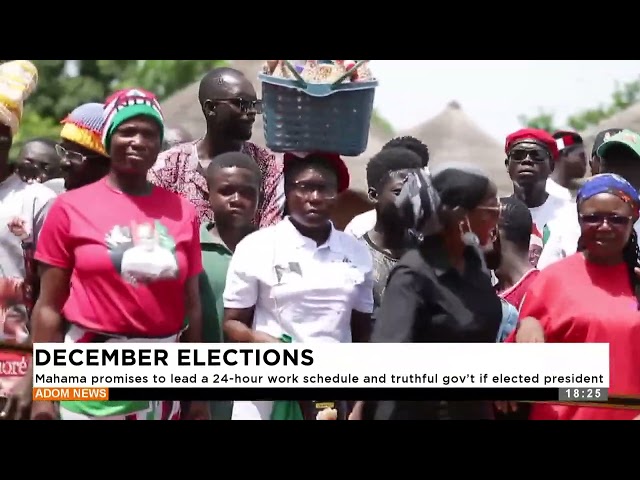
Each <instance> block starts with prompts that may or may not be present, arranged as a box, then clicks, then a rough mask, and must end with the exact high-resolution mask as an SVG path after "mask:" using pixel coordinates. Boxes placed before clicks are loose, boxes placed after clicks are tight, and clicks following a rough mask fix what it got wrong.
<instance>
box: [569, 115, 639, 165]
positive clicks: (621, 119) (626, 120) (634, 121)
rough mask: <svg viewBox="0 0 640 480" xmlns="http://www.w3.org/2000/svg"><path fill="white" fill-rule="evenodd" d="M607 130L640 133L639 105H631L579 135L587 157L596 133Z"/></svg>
mask: <svg viewBox="0 0 640 480" xmlns="http://www.w3.org/2000/svg"><path fill="white" fill-rule="evenodd" d="M609 128H628V129H629V130H633V131H634V132H640V103H636V104H634V105H631V106H630V107H628V108H626V109H624V110H623V111H621V112H618V113H616V114H615V115H613V116H612V117H609V118H607V119H605V120H602V121H601V122H600V123H598V125H596V126H595V127H590V128H588V129H587V130H586V131H584V132H583V133H581V135H582V138H583V139H584V143H585V147H586V148H587V152H589V155H590V152H591V147H593V142H594V141H595V139H596V135H597V134H598V132H601V131H602V130H607V129H609Z"/></svg>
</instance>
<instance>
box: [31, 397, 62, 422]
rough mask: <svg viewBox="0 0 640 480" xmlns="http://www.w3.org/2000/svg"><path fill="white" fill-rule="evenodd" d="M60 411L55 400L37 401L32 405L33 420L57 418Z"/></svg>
mask: <svg viewBox="0 0 640 480" xmlns="http://www.w3.org/2000/svg"><path fill="white" fill-rule="evenodd" d="M57 419H58V411H57V409H56V405H55V403H53V402H45V401H37V402H33V405H32V406H31V420H57Z"/></svg>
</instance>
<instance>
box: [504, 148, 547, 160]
mask: <svg viewBox="0 0 640 480" xmlns="http://www.w3.org/2000/svg"><path fill="white" fill-rule="evenodd" d="M527 157H528V158H530V159H531V161H532V162H535V163H543V162H546V161H547V160H549V154H548V153H547V152H544V151H542V150H525V149H522V148H518V149H515V150H511V151H510V152H509V160H513V161H514V162H523V161H525V160H526V159H527Z"/></svg>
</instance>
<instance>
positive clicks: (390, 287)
mask: <svg viewBox="0 0 640 480" xmlns="http://www.w3.org/2000/svg"><path fill="white" fill-rule="evenodd" d="M422 283H423V282H422V279H421V278H419V277H418V275H417V274H416V272H414V271H413V270H411V269H410V268H408V267H406V266H405V265H398V266H396V267H395V268H394V269H393V270H392V271H391V273H390V275H389V279H388V281H387V287H386V289H385V291H384V296H383V297H382V303H381V304H380V308H379V309H378V311H377V314H376V323H375V325H374V327H373V334H372V336H371V341H372V342H379V343H411V342H413V341H414V328H415V322H416V319H417V318H419V316H420V315H421V314H422V312H424V309H425V306H426V298H425V295H424V294H422V293H421V292H420V290H419V289H420V286H421V285H422ZM396 407H397V402H393V401H378V402H371V403H370V404H369V402H367V405H365V404H364V402H358V403H357V404H356V406H355V407H354V412H355V413H354V416H353V418H352V419H353V420H357V419H360V418H361V416H362V413H363V411H364V410H367V411H368V413H367V415H366V416H367V418H375V419H376V420H390V419H393V418H394V417H395V412H396Z"/></svg>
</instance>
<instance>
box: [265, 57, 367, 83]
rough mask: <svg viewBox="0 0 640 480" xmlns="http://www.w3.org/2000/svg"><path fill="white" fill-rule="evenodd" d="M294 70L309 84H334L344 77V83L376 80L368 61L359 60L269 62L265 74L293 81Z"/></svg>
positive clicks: (266, 64)
mask: <svg viewBox="0 0 640 480" xmlns="http://www.w3.org/2000/svg"><path fill="white" fill-rule="evenodd" d="M356 66H357V68H355V69H354V67H356ZM292 68H293V69H295V72H296V73H298V74H299V75H300V77H302V79H303V80H304V81H305V82H307V83H334V82H337V81H339V80H340V79H341V78H343V77H344V78H343V80H342V83H349V82H358V81H359V82H369V81H372V80H374V78H373V75H372V73H371V70H370V68H369V65H368V61H358V60H267V61H266V63H265V64H264V67H263V73H265V74H267V75H271V76H274V77H279V78H286V79H291V80H293V79H295V78H296V75H295V73H294V72H292V71H291V69H292ZM351 70H353V71H352V72H351V74H350V75H348V76H346V77H345V74H346V73H347V72H349V71H351Z"/></svg>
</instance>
